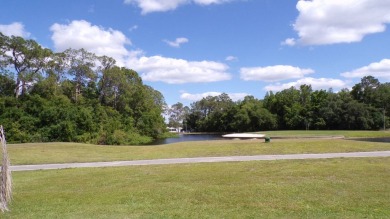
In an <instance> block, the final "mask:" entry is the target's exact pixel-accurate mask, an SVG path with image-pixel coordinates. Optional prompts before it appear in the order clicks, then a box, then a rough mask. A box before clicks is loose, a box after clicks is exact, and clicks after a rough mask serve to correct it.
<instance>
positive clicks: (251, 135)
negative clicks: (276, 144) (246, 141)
mask: <svg viewBox="0 0 390 219" xmlns="http://www.w3.org/2000/svg"><path fill="white" fill-rule="evenodd" d="M222 137H224V138H264V137H265V134H254V133H234V134H227V135H222Z"/></svg>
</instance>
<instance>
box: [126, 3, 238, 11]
mask: <svg viewBox="0 0 390 219" xmlns="http://www.w3.org/2000/svg"><path fill="white" fill-rule="evenodd" d="M230 1H232V0H124V3H125V4H135V5H137V6H138V7H139V8H141V13H142V14H148V13H151V12H164V11H171V10H175V9H176V8H177V7H179V6H181V5H185V4H190V3H195V4H198V5H211V4H222V3H226V2H230Z"/></svg>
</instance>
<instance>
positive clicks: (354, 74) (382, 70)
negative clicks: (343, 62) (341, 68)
mask: <svg viewBox="0 0 390 219" xmlns="http://www.w3.org/2000/svg"><path fill="white" fill-rule="evenodd" d="M368 75H371V76H374V77H376V78H383V79H385V80H390V59H382V60H381V61H380V62H374V63H371V64H369V65H367V66H364V67H361V68H358V69H355V70H353V71H350V72H344V73H341V76H343V77H346V78H362V77H364V76H368Z"/></svg>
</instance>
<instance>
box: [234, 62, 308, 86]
mask: <svg viewBox="0 0 390 219" xmlns="http://www.w3.org/2000/svg"><path fill="white" fill-rule="evenodd" d="M311 73H314V70H312V69H309V68H305V69H301V68H299V67H294V66H289V65H274V66H267V67H252V68H241V69H240V74H241V79H243V80H245V81H268V82H274V81H282V80H287V79H292V78H302V77H304V76H305V75H306V74H311Z"/></svg>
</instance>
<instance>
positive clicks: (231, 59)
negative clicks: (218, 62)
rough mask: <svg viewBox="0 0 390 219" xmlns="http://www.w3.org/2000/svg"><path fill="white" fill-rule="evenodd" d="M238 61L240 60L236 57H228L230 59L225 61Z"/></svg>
mask: <svg viewBox="0 0 390 219" xmlns="http://www.w3.org/2000/svg"><path fill="white" fill-rule="evenodd" d="M237 60H238V58H237V57H235V56H228V57H226V58H225V61H229V62H231V61H237Z"/></svg>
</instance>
